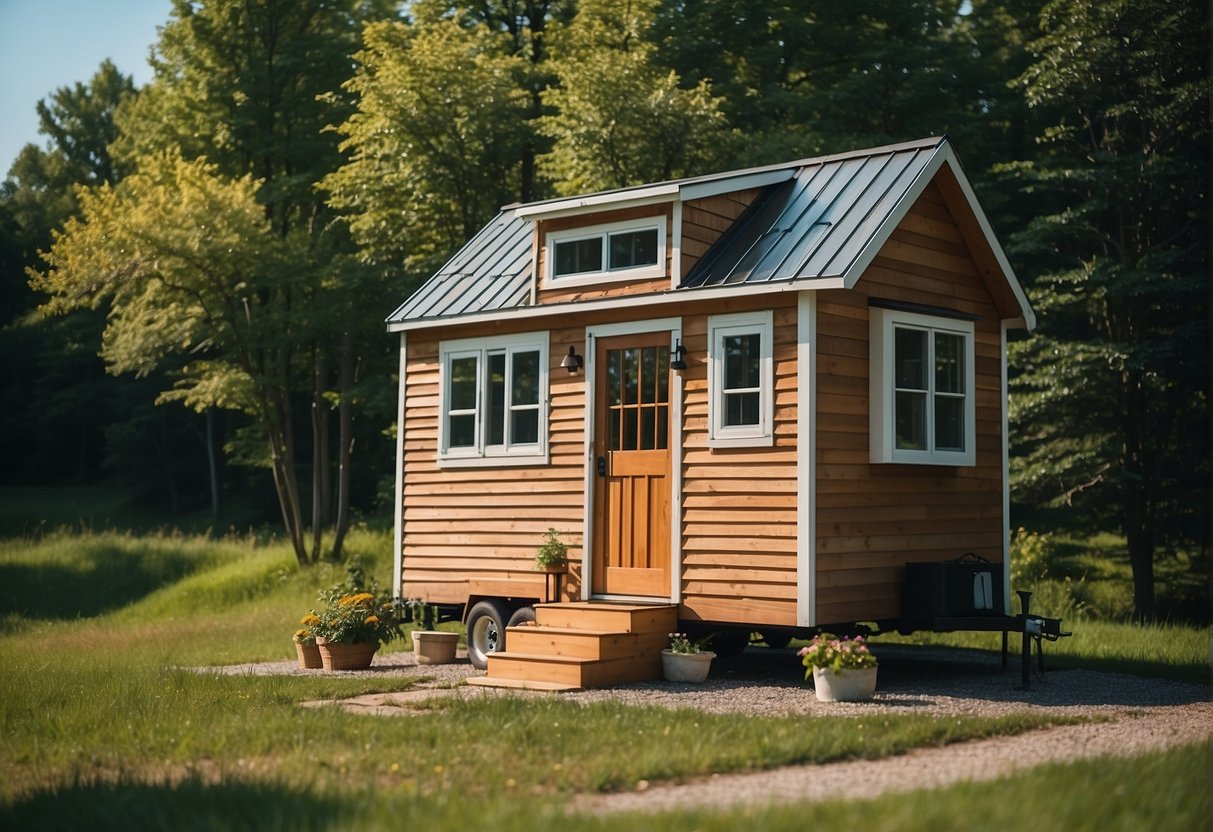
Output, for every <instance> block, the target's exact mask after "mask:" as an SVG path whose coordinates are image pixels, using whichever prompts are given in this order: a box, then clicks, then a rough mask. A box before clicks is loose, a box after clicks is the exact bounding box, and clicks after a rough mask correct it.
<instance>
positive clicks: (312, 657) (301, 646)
mask: <svg viewBox="0 0 1213 832" xmlns="http://www.w3.org/2000/svg"><path fill="white" fill-rule="evenodd" d="M294 641H295V656H296V658H298V659H299V666H300V667H302V668H305V669H307V670H318V669H320V668H321V667H323V666H324V665H323V664H322V662H321V659H320V647H319V646H318V645H316V644H305V643H303V642H302V641H300V640H299V639H295V640H294Z"/></svg>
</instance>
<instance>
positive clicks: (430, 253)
mask: <svg viewBox="0 0 1213 832" xmlns="http://www.w3.org/2000/svg"><path fill="white" fill-rule="evenodd" d="M364 43H365V46H364V48H363V50H362V51H361V52H359V53H358V55H357V59H358V68H357V70H356V71H355V74H354V77H353V78H352V79H350V81H349V82H348V83H347V84H346V88H347V89H348V90H349V91H350V92H352V93H355V94H356V95H357V96H358V101H359V103H358V109H357V112H356V113H354V114H353V115H351V116H350V118H348V119H346V120H345V121H344V122H343V123H342V124H341V125H340V127H339V128H338V130H339V131H340V133H341V134H342V135H344V136H345V141H344V143H343V144H342V147H343V148H344V149H346V150H347V151H349V153H350V160H349V162H348V163H347V164H346V165H344V166H343V167H342V168H341V169H340V170H337V171H335V172H334V173H332V174H330V175H329V176H328V177H326V179H325V180H324V183H323V186H324V188H325V189H326V190H327V191H328V192H329V194H330V202H331V204H332V205H333V206H335V207H336V208H337V209H339V210H340V211H341V212H342V213H343V214H344V215H345V217H346V218H347V221H348V222H349V224H350V229H351V230H352V232H353V234H354V237H355V239H356V240H357V241H358V242H359V244H360V245H361V247H362V249H361V250H362V253H363V255H364V256H365V257H366V258H367V259H369V260H371V261H372V262H375V263H380V264H387V263H402V264H403V265H404V268H405V271H406V273H407V274H408V275H409V276H410V277H412V278H414V279H420V278H423V277H428V276H429V273H430V272H431V271H432V270H433V269H434V268H436V267H437V266H438V265H440V264H441V262H442V260H443V259H445V258H446V257H448V256H449V255H450V254H451V253H452V252H453V251H454V250H455V249H456V248H457V247H458V246H460V245H462V244H463V242H464V241H466V240H467V239H468V238H469V237H471V236H472V235H473V234H474V233H476V231H478V230H479V229H480V227H481V225H483V224H484V222H485V221H486V220H487V219H488V218H489V217H491V216H492V215H493V214H494V213H495V212H496V211H497V209H498V208H499V207H500V206H501V205H503V204H505V203H507V202H510V201H512V200H513V199H515V198H516V196H517V193H518V189H519V177H520V172H521V170H520V166H521V159H522V151H523V148H524V147H525V146H526V145H527V143H528V141H529V138H530V128H529V125H528V119H529V117H530V104H529V96H528V93H527V91H526V89H525V88H524V87H523V86H522V83H521V82H522V80H523V79H524V78H525V76H526V73H527V70H528V64H527V62H526V61H525V60H524V59H523V58H521V57H519V56H518V55H516V54H514V53H513V51H512V50H511V48H510V47H511V40H510V38H509V37H508V36H507V35H505V34H502V33H497V32H493V31H491V30H489V29H488V28H486V27H483V26H474V25H470V24H468V23H467V22H466V21H465V20H463V19H462V18H443V19H440V20H437V21H435V22H432V23H418V24H415V25H412V26H405V25H403V24H399V23H379V24H373V25H370V26H368V27H367V28H366V30H365V32H364Z"/></svg>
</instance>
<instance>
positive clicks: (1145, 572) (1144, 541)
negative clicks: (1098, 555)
mask: <svg viewBox="0 0 1213 832" xmlns="http://www.w3.org/2000/svg"><path fill="white" fill-rule="evenodd" d="M1122 384H1123V388H1122V389H1123V411H1122V418H1123V420H1124V421H1123V433H1124V442H1125V461H1124V472H1123V474H1122V480H1123V483H1124V485H1123V486H1122V487H1123V493H1124V512H1125V537H1126V539H1127V541H1128V545H1129V566H1130V568H1131V569H1132V571H1133V615H1134V618H1136V619H1137V620H1138V621H1150V620H1153V618H1154V534H1153V529H1152V525H1151V522H1150V492H1149V482H1148V480H1147V470H1148V469H1147V468H1146V464H1145V462H1146V461H1145V454H1146V449H1145V447H1144V437H1143V436H1142V431H1143V428H1144V425H1143V422H1142V417H1143V415H1144V414H1143V412H1142V402H1141V396H1142V379H1141V371H1140V370H1128V371H1126V372H1125V373H1124V374H1123V375H1122Z"/></svg>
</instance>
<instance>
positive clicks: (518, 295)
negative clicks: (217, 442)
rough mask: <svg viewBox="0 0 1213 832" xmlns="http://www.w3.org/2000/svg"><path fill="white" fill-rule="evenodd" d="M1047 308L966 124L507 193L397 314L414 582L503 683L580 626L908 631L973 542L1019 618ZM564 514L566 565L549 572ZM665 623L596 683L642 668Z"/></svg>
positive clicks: (399, 524) (409, 577) (400, 515)
mask: <svg viewBox="0 0 1213 832" xmlns="http://www.w3.org/2000/svg"><path fill="white" fill-rule="evenodd" d="M1033 323H1034V318H1033V313H1032V310H1031V308H1030V307H1029V305H1028V302H1027V299H1026V297H1025V295H1024V292H1023V290H1022V289H1021V287H1020V285H1019V283H1018V282H1017V280H1016V278H1015V275H1014V274H1013V272H1012V270H1011V267H1010V265H1009V264H1008V262H1007V259H1006V257H1005V256H1004V254H1003V252H1002V249H1001V248H1000V246H999V244H998V241H997V240H996V239H995V237H994V235H993V233H992V231H991V229H990V226H989V223H988V222H987V220H986V218H985V216H984V214H983V212H982V210H981V207H980V206H979V205H978V203H977V200H976V198H975V196H974V194H973V190H972V188H971V187H970V185H969V183H968V181H967V179H966V177H965V174H964V172H963V170H962V169H961V166H960V163H959V161H958V159H957V157H956V155H955V152H954V150H953V148H952V146H951V145H950V143H949V141H948V140H947V139H946V138H931V139H926V140H922V141H916V142H910V143H905V144H898V145H893V146H888V147H880V148H875V149H870V150H862V151H857V152H851V153H843V154H839V155H833V156H825V157H821V158H814V159H805V160H800V161H796V162H790V163H787V164H780V165H772V166H768V167H761V168H752V169H746V170H736V171H729V172H725V173H719V174H713V175H709V176H700V177H695V178H691V179H683V180H678V181H671V182H660V183H654V184H649V185H642V186H638V187H632V188H623V189H619V190H612V191H605V192H601V193H594V194H587V195H584V196H576V197H568V198H559V199H552V200H546V201H542V202H535V203H529V204H524V205H510V206H506V207H504V208H502V209H501V211H500V213H499V214H498V215H497V216H496V217H495V218H494V219H493V220H492V221H491V222H489V223H488V225H486V226H485V227H484V228H483V229H482V230H481V231H480V232H479V233H478V234H476V236H475V237H473V238H472V239H471V240H470V241H469V242H468V243H467V244H466V245H465V246H464V247H463V248H462V249H461V250H460V251H459V252H458V253H457V254H456V255H455V256H454V257H452V258H451V260H450V262H448V263H447V264H446V265H445V266H444V267H443V268H442V269H441V270H440V271H439V272H438V273H437V274H435V275H434V276H433V277H432V278H430V280H429V281H428V282H427V283H425V284H424V285H423V286H422V287H421V288H420V289H419V290H418V291H417V292H415V293H414V294H413V295H412V296H411V297H409V298H408V299H407V300H406V301H405V302H404V303H403V304H402V305H401V306H400V307H399V308H398V309H397V310H396V311H395V312H393V313H392V315H391V316H390V317H389V318H388V321H387V324H388V329H389V331H391V332H395V333H399V337H400V400H399V414H398V416H399V421H398V434H397V454H398V461H397V471H396V475H397V480H396V484H397V488H396V500H395V508H396V527H395V540H394V544H395V566H396V572H395V575H394V581H395V584H396V587H397V588H398V590H399V592H400V594H401V595H402V596H405V597H409V598H423V599H425V600H426V601H428V602H431V603H433V604H437V605H439V606H440V607H441V608H442V609H444V610H447V611H448V613H449V614H450V615H455V614H458V615H460V616H462V617H463V618H464V619H465V623H466V624H467V626H468V631H469V654H470V656H471V658H472V659H473V661H474V662H476V663H477V664H478V665H481V666H483V665H485V664H488V666H489V675H490V676H493V675H494V668H495V667H496V666H497V665H500V668H501V673H502V674H504V675H510V674H512V673H514V671H513V670H506V663H505V659H504V658H502V661H500V662H496V663H494V661H493V659H494V658H495V654H500V655H499V656H496V658H501V657H502V656H509V655H510V654H515V655H523V654H522V653H520V652H519V649H518V647H517V645H516V644H515V641H518V640H521V639H524V638H525V639H526V640H528V641H529V642H533V641H535V639H534V637H533V634H532V632H531V631H533V630H536V631H542V632H547V628H550V627H555V626H558V625H557V623H556V622H557V620H558V619H559V618H560V617H561V616H565V618H564V619H560V620H562V621H563V622H564V626H566V627H570V628H574V629H587V628H589V625H590V622H591V619H592V618H593V616H601V615H603V614H607V613H613V612H624V611H626V613H627V615H628V616H631V618H633V619H635V620H637V621H639V620H640V619H646V620H649V621H650V624H651V629H652V630H653V632H657V631H660V637H661V639H662V640H663V641H664V637H665V634H666V633H667V632H668V631H669V630H670V629H672V628H674V627H683V628H690V629H694V628H699V629H704V630H708V629H716V630H719V631H720V632H722V633H729V632H732V633H741V634H744V635H745V636H746V637H748V635H749V633H750V632H752V631H758V632H761V633H764V634H767V635H768V636H769V637H770V639H771V640H772V641H775V640H777V639H786V638H787V636H788V635H789V634H791V633H793V632H797V631H808V630H811V629H813V628H825V627H841V626H846V625H848V624H853V623H855V622H867V621H885V622H889V621H896V620H898V619H900V618H902V617H903V614H904V611H903V584H904V581H905V574H906V569H907V564H915V563H927V562H938V561H944V560H948V559H953V558H956V557H957V556H958V555H960V554H962V553H973V554H974V555H975V556H977V557H978V558H981V559H983V560H984V561H987V562H989V563H991V564H994V565H995V566H994V567H993V568H994V569H996V570H997V572H998V573H999V575H1000V576H1001V581H999V582H997V584H996V585H995V586H996V587H997V593H998V596H999V597H997V598H996V599H995V602H994V603H993V605H992V606H993V607H994V608H995V610H996V612H997V613H999V614H1003V613H1006V612H1008V611H1009V599H1008V597H1007V596H1008V594H1009V589H1008V588H1009V580H1008V576H1007V563H1008V545H1009V542H1008V519H1007V513H1008V482H1007V370H1006V350H1007V333H1008V331H1009V330H1012V329H1016V328H1021V329H1031V328H1032V326H1033ZM548 529H556V530H558V531H559V532H560V533H561V536H562V539H563V540H565V541H566V542H569V543H571V544H573V546H574V547H575V548H573V550H572V551H573V553H574V557H573V561H572V564H571V567H570V569H569V572H568V574H567V575H566V576H558V577H555V578H553V577H552V576H549V575H546V574H542V573H539V572H536V570H535V568H534V566H533V559H534V553H535V550H536V548H537V546H538V545H539V544H540V543H541V541H542V539H543V535H544V533H545V531H547V530H548ZM987 591H989V590H988V588H987ZM537 608H538V609H539V610H541V611H543V610H547V613H546V615H547V621H546V622H545V621H544V620H543V615H544V613H543V612H541V614H540V617H541V620H540V622H539V623H540V625H541V626H540V627H538V628H524V627H520V626H518V625H520V624H523V623H526V622H530V621H532V620H533V619H534V616H535V612H536V609H537ZM577 610H580V611H581V615H582V620H581V621H580V623H579V622H577V621H573V620H572V619H569V618H568V616H570V615H572V614H573V613H574V611H577ZM566 619H567V620H566ZM511 624H512V625H513V626H512V627H511ZM600 624H601V626H603V627H606V628H608V629H609V628H611V627H617V626H622V627H623V630H621V632H622V631H627V628H629V627H633V626H634V625H633V624H630V623H627V624H622V625H620V624H617V623H616V624H611V623H606V622H602V621H601V620H600ZM635 626H637V627H639V625H635ZM524 631H525V636H524ZM654 638H655V637H654ZM558 641H559V639H555V638H552V637H548V638H547V639H546V643H547V646H548V648H549V649H550V650H553V651H554V652H556V653H560V652H562V651H563V652H565V653H576V652H577V651H578V650H580V649H581V648H575V647H560V646H558V645H557V642H558ZM639 642H644V644H642V645H640V646H637V647H635V648H634V651H633V654H626V655H625V654H619V655H616V656H615V657H614V658H613V659H607V658H602V657H601V656H599V659H598V661H599V662H600V663H603V662H605V663H606V664H611V662H613V667H615V668H616V670H620V671H621V672H620V673H616V674H615V675H613V676H612V675H611V674H609V673H605V672H604V673H602V674H599V675H598V676H592V675H591V676H584V675H583V676H582V677H580V679H581V683H582V684H590V683H592V682H590V681H587V679H592V680H595V681H597V682H603V681H604V680H612V679H613V680H621V679H625V678H643V675H642V674H645V673H649V672H651V667H652V664H651V662H650V659H649V653H650V652H651V648H652V646H653V638H649V639H648V641H645V639H643V638H640V639H638V643H639ZM554 645H555V646H554ZM539 649H540V646H538V645H536V644H532V643H528V645H527V650H526V652H525V655H527V656H537V655H538V653H537V652H536V651H538V650H539ZM594 649H595V650H598V648H594ZM590 652H592V653H593V652H594V651H590ZM641 654H643V656H642V655H641ZM594 655H598V653H594ZM582 660H584V661H589V659H586V658H585V657H582ZM627 668H631V670H630V671H628V670H626V669H627ZM637 668H640V669H639V670H637ZM518 673H519V674H522V671H518ZM543 676H544V674H543V673H540V674H538V676H537V677H535V678H539V677H543ZM524 677H525V674H523V675H520V676H519V678H524ZM547 677H548V678H551V679H553V680H555V679H557V677H558V674H557V673H556V672H555V671H550V672H547ZM571 684H572V683H571Z"/></svg>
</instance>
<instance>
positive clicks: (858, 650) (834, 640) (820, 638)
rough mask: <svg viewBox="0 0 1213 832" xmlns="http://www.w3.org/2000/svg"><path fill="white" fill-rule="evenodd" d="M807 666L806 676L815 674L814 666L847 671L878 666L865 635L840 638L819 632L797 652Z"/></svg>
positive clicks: (840, 671) (835, 670)
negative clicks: (864, 638) (864, 637)
mask: <svg viewBox="0 0 1213 832" xmlns="http://www.w3.org/2000/svg"><path fill="white" fill-rule="evenodd" d="M796 655H797V656H800V663H801V664H803V665H804V666H805V668H806V670H805V674H804V677H805V678H806V679H807V678H809V677H810V676H812V675H813V668H815V667H820V668H822V669H823V670H826V669H828V670H833V671H834V672H835V673H839V674H841V673H845V672H846V671H848V670H863V669H864V668H868V667H876V656H875V655H874V654H873V653H872V651H871V650H869V649H868V645H867V643H866V642H865V641H864V640H863V636H855V637H854V638H845V637H844V638H839V637H838V636H836V635H834V634H833V633H818V634H817V635H815V636H814V637H813V640H812V641H811V642H809V644H808V646H807V647H802V648H800V650H799V651H798V652H797V653H796Z"/></svg>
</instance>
